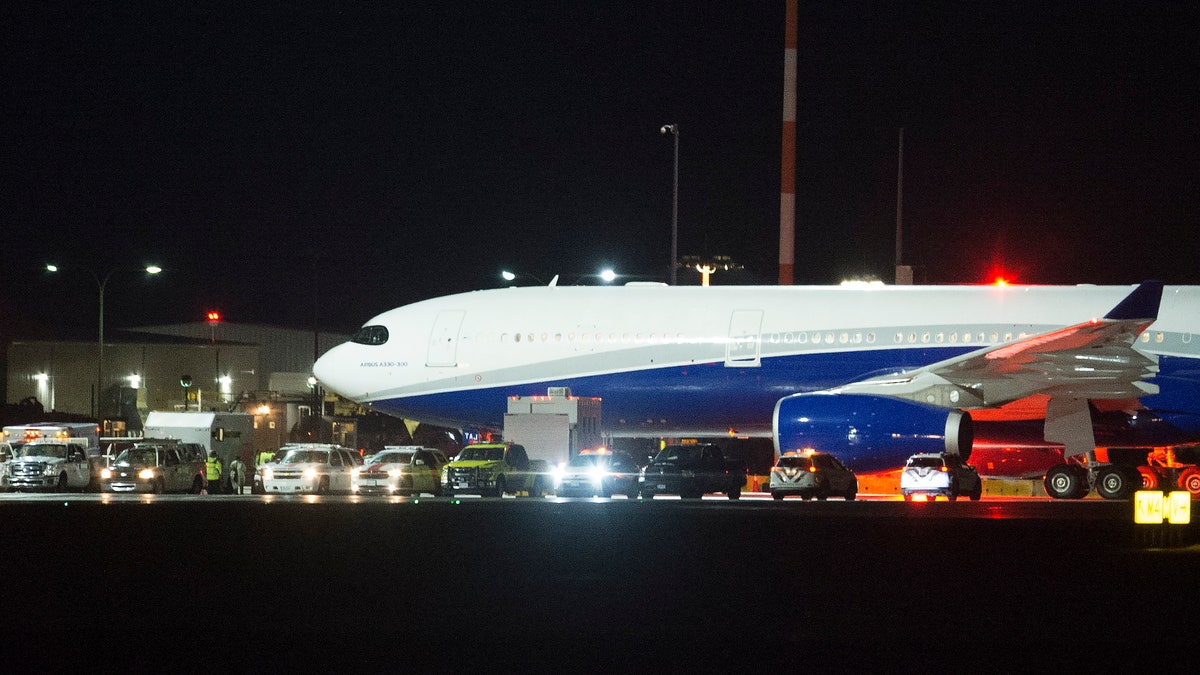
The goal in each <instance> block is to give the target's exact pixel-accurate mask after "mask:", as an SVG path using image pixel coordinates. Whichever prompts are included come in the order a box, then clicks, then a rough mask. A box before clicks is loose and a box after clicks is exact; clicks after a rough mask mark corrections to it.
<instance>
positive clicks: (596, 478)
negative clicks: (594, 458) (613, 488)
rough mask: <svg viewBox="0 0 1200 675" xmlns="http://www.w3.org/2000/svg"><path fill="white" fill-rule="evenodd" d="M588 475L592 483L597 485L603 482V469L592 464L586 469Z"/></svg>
mask: <svg viewBox="0 0 1200 675" xmlns="http://www.w3.org/2000/svg"><path fill="white" fill-rule="evenodd" d="M588 476H590V477H591V479H592V483H594V484H596V485H599V484H600V483H602V482H604V469H601V468H600V467H598V466H594V467H592V468H591V469H590V470H588Z"/></svg>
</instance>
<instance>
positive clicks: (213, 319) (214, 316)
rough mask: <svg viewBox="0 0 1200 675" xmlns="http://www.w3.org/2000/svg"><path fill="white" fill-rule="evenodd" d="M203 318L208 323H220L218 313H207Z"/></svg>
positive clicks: (219, 314)
mask: <svg viewBox="0 0 1200 675" xmlns="http://www.w3.org/2000/svg"><path fill="white" fill-rule="evenodd" d="M204 317H205V319H207V320H208V322H209V323H219V322H220V321H221V313H220V312H208V313H207V314H205V315H204Z"/></svg>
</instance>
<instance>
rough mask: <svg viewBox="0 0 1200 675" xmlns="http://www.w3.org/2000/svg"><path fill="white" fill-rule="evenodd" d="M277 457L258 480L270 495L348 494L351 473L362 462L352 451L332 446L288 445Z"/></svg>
mask: <svg viewBox="0 0 1200 675" xmlns="http://www.w3.org/2000/svg"><path fill="white" fill-rule="evenodd" d="M277 456H278V457H279V459H277V460H275V461H274V462H271V463H269V464H265V465H263V466H261V467H259V469H258V473H257V475H256V477H255V480H256V481H257V482H258V483H260V484H261V485H262V489H263V491H264V492H266V493H267V494H279V493H283V494H295V493H315V494H326V493H330V492H342V493H348V492H350V472H351V471H353V470H354V469H355V468H356V467H357V466H359V464H360V461H361V460H360V458H359V456H358V453H357V452H354V451H353V450H351V449H350V448H343V447H341V446H339V445H330V444H328V443H305V444H295V445H291V444H289V445H285V446H283V447H282V448H280V449H279V453H278V455H277Z"/></svg>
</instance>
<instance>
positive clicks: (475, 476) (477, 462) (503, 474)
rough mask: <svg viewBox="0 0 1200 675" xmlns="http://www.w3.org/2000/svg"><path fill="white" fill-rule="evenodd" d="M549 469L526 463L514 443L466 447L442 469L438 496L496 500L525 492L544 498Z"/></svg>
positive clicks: (537, 462)
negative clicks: (473, 495) (464, 496)
mask: <svg viewBox="0 0 1200 675" xmlns="http://www.w3.org/2000/svg"><path fill="white" fill-rule="evenodd" d="M549 480H550V469H549V466H547V463H546V461H545V460H538V459H534V460H531V459H529V455H527V454H526V453H525V447H524V446H522V445H518V444H515V443H478V444H474V445H468V446H466V447H465V448H463V449H462V450H461V451H459V453H458V455H456V456H455V458H454V459H453V460H451V462H450V463H449V464H447V465H446V466H444V467H442V494H444V495H447V496H449V495H456V494H477V495H480V496H483V497H500V496H503V495H504V494H506V493H513V494H516V493H518V492H526V493H528V494H529V496H531V497H540V496H542V495H543V494H545V491H546V489H547V487H548V486H549V482H548V481H549Z"/></svg>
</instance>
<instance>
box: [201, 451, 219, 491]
mask: <svg viewBox="0 0 1200 675" xmlns="http://www.w3.org/2000/svg"><path fill="white" fill-rule="evenodd" d="M205 464H206V465H207V467H208V491H209V493H213V492H220V491H221V459H220V458H219V457H217V451H216V450H212V451H209V453H208V461H207V462H205ZM214 485H215V486H216V487H215V488H214V487H213V486H214Z"/></svg>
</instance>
